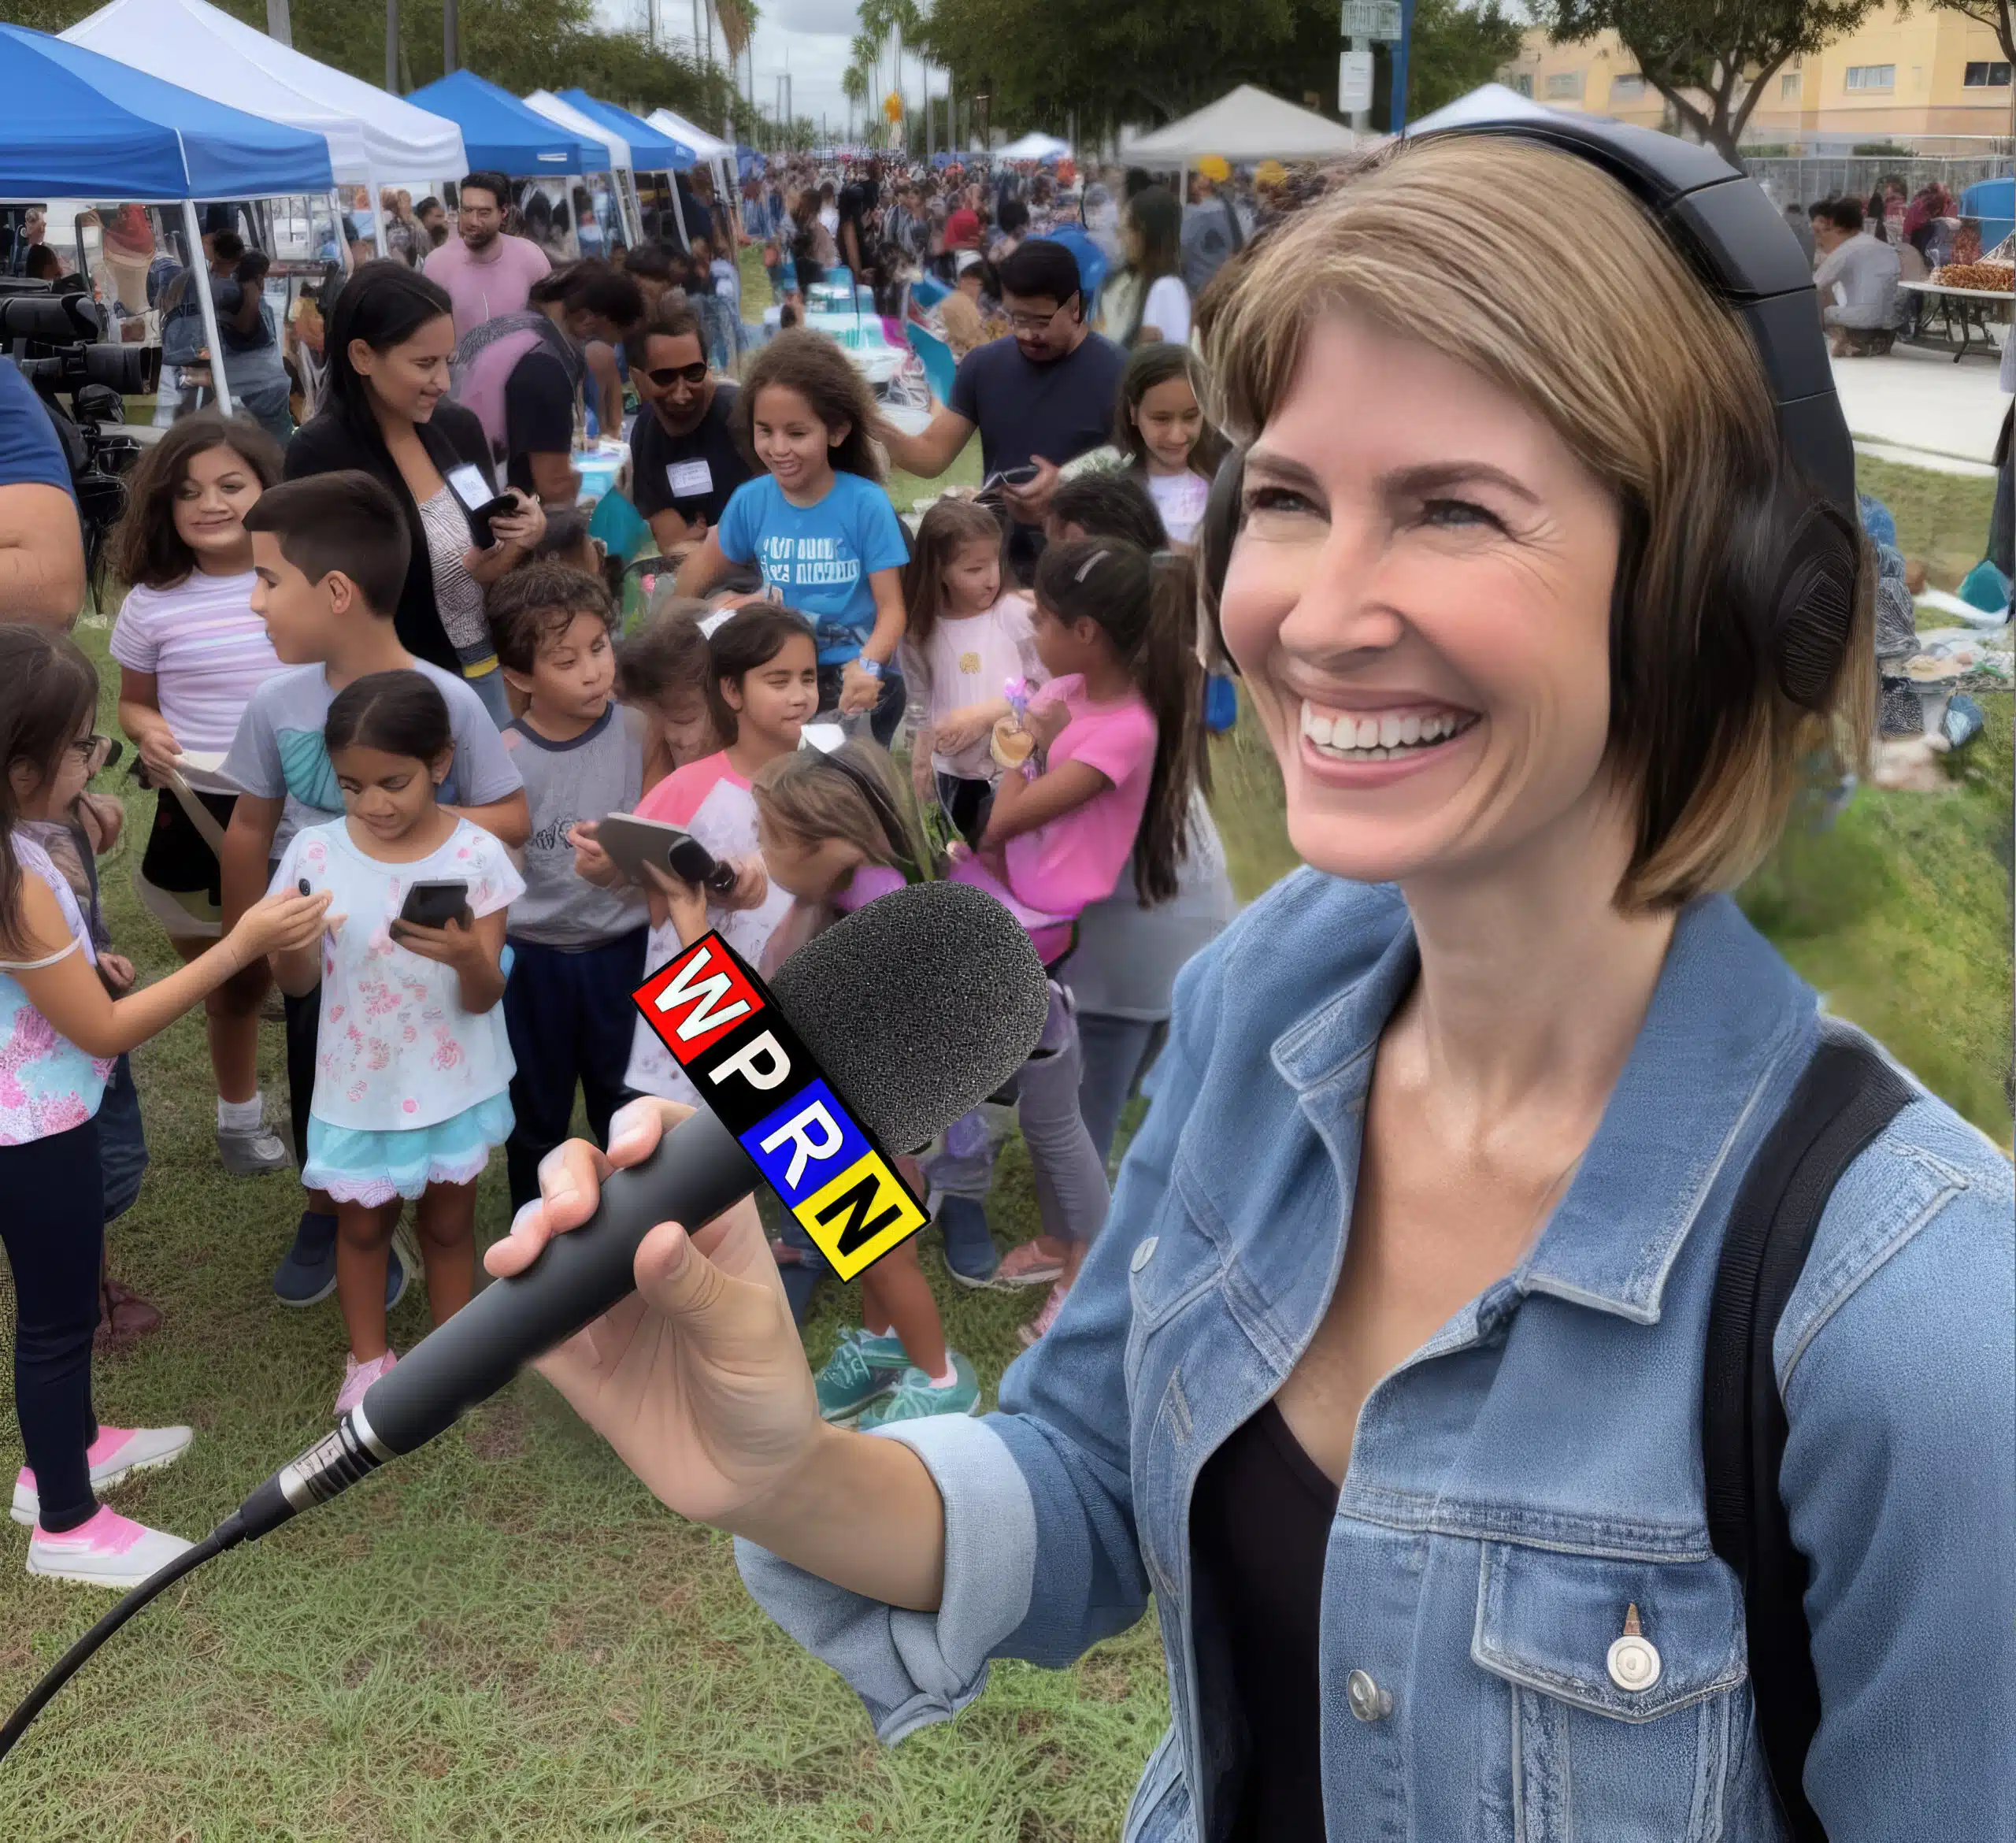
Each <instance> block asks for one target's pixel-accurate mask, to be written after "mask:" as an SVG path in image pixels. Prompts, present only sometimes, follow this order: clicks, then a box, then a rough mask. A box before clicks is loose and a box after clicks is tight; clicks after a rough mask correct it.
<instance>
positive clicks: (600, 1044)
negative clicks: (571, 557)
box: [490, 563, 652, 1211]
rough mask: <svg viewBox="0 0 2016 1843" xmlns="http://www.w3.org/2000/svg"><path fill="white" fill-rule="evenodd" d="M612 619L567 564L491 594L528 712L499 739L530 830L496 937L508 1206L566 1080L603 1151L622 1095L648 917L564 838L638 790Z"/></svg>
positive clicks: (517, 1198) (644, 725)
mask: <svg viewBox="0 0 2016 1843" xmlns="http://www.w3.org/2000/svg"><path fill="white" fill-rule="evenodd" d="M615 621H616V604H615V603H613V601H611V600H610V595H609V591H607V590H606V588H603V587H602V584H600V583H599V582H598V581H597V580H595V577H592V576H586V575H584V574H583V573H581V572H580V570H578V569H568V568H567V567H566V566H565V565H564V564H559V563H528V564H526V565H524V566H523V567H522V568H521V569H514V570H513V571H512V573H510V575H509V576H507V577H505V578H504V580H502V582H500V583H499V584H498V585H497V587H496V588H495V589H493V590H492V591H491V596H490V627H491V632H492V634H494V635H495V637H496V640H497V658H498V664H499V665H500V666H502V669H503V672H504V677H505V681H506V683H507V684H509V685H510V688H511V689H512V691H513V692H514V693H516V694H517V695H518V696H519V697H521V698H522V699H524V705H525V709H524V714H523V715H522V716H521V717H519V718H517V720H516V721H513V723H512V724H511V725H510V727H509V728H508V729H506V730H505V732H504V746H505V747H506V750H507V751H510V755H511V758H512V760H513V762H516V763H517V767H518V771H519V772H520V773H521V774H522V775H523V776H524V781H525V795H526V798H527V799H528V801H529V802H530V803H531V806H532V839H531V841H530V843H528V844H527V845H526V847H525V854H524V879H525V893H524V896H522V897H521V898H520V899H519V900H518V901H517V903H516V904H515V905H513V908H512V910H511V917H510V923H509V924H508V927H507V933H506V938H507V939H508V940H510V945H511V951H512V955H513V960H512V966H511V973H510V982H509V984H508V985H506V987H505V990H504V1021H505V1024H506V1027H507V1029H509V1031H510V1037H511V1056H512V1060H513V1062H515V1063H516V1064H517V1074H515V1075H513V1077H511V1112H512V1114H513V1118H514V1120H515V1122H516V1124H515V1125H513V1127H512V1129H511V1137H510V1141H509V1143H508V1144H507V1145H506V1148H505V1163H506V1168H507V1169H508V1170H509V1172H510V1185H511V1207H512V1208H513V1210H514V1211H515V1210H517V1209H520V1208H522V1207H524V1205H525V1204H526V1203H529V1202H531V1201H532V1199H533V1198H534V1197H535V1196H538V1195H539V1160H540V1159H543V1158H544V1157H545V1156H546V1155H547V1153H548V1152H550V1151H552V1149H553V1148H554V1147H555V1146H556V1145H558V1144H560V1142H561V1140H563V1139H565V1138H566V1137H567V1131H568V1124H569V1122H570V1121H571V1120H572V1119H573V1117H574V1088H575V1085H576V1082H577V1081H578V1082H579V1084H580V1086H581V1087H582V1088H584V1090H585V1091H586V1092H587V1103H588V1126H589V1129H590V1131H591V1132H592V1133H594V1134H595V1139H596V1141H597V1143H598V1144H603V1145H606V1144H608V1143H609V1116H610V1114H611V1113H612V1112H613V1111H614V1109H615V1108H616V1107H617V1104H618V1103H621V1101H622V1100H623V1099H624V1098H625V1095H624V1087H623V1082H622V1070H623V1064H624V1058H625V1057H626V1056H628V1054H629V1051H630V1034H631V1030H632V1027H633V1025H635V1024H636V1010H635V1009H634V1007H632V1004H631V1002H630V995H631V993H632V992H635V991H636V989H637V988H638V987H639V985H642V984H643V978H644V936H645V931H646V928H647V923H648V921H649V917H648V915H647V913H646V910H645V904H644V898H643V893H642V892H640V891H637V890H634V889H631V888H620V889H600V888H596V887H595V885H593V884H587V883H584V882H583V881H581V879H580V877H578V876H576V874H575V871H574V847H573V841H572V840H571V838H570V837H569V833H571V832H572V831H573V828H574V826H575V825H576V822H577V821H582V820H586V821H588V822H589V823H590V824H593V823H594V821H596V820H598V819H599V818H602V815H603V814H605V813H627V812H628V811H629V810H631V808H632V807H635V806H636V804H637V803H638V801H639V799H641V798H642V797H643V791H644V788H643V772H644V745H645V742H646V740H647V732H649V730H650V728H651V727H652V725H650V720H649V719H648V718H647V717H646V716H645V715H644V714H643V712H641V711H638V710H624V709H623V708H622V707H621V706H619V705H617V703H615V702H614V701H613V697H612V695H611V694H612V693H613V691H614V689H615V684H616V651H615V647H614V644H613V632H612V629H613V627H614V625H615Z"/></svg>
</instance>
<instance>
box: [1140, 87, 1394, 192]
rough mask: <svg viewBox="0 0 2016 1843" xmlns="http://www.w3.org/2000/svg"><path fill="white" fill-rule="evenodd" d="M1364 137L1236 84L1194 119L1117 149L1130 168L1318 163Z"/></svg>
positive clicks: (1310, 111) (1186, 118)
mask: <svg viewBox="0 0 2016 1843" xmlns="http://www.w3.org/2000/svg"><path fill="white" fill-rule="evenodd" d="M1363 140H1364V137H1362V136H1361V135H1358V133H1357V132H1355V131H1354V130H1352V129H1351V128H1346V127H1345V126H1344V124H1343V123H1342V122H1338V121H1331V119H1330V118H1329V117H1328V116H1327V115H1318V114H1317V113H1316V112H1315V111H1314V109H1303V108H1300V107H1298V106H1296V105H1295V103H1293V102H1283V101H1282V100H1281V98H1280V97H1278V96H1272V95H1269V94H1268V93H1267V92H1266V91H1265V90H1262V89H1256V88H1255V87H1254V86H1253V85H1252V84H1251V83H1241V84H1240V86H1239V87H1238V88H1237V89H1236V90H1234V91H1232V93H1231V95H1228V96H1221V97H1220V98H1218V99H1217V102H1212V103H1209V104H1206V106H1205V107H1203V108H1202V109H1199V110H1198V111H1197V112H1196V113H1195V114H1194V115H1186V116H1184V117H1183V118H1182V119H1181V120H1180V121H1173V122H1171V123H1170V124H1169V125H1168V126H1167V127H1166V128H1157V129H1156V130H1155V131H1154V132H1153V133H1152V134H1147V135H1142V136H1141V138H1140V139H1139V140H1137V141H1134V142H1132V143H1129V144H1128V145H1127V146H1124V147H1122V148H1121V150H1120V151H1121V159H1123V160H1124V161H1126V162H1127V163H1128V165H1132V166H1180V167H1181V168H1183V169H1184V172H1188V171H1189V169H1191V167H1193V166H1195V165H1196V164H1197V162H1198V161H1200V160H1202V159H1203V158H1204V156H1205V155H1206V154H1217V155H1218V156H1219V158H1221V159H1224V160H1227V161H1232V163H1233V164H1234V165H1237V164H1239V163H1240V162H1242V161H1253V160H1321V159H1326V158H1329V157H1330V156H1332V155H1333V154H1348V153H1350V152H1351V150H1352V149H1354V148H1355V147H1357V146H1360V145H1362V143H1363Z"/></svg>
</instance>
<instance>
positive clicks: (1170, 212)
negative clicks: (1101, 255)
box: [1100, 186, 1190, 347]
mask: <svg viewBox="0 0 2016 1843" xmlns="http://www.w3.org/2000/svg"><path fill="white" fill-rule="evenodd" d="M1120 243H1121V251H1122V253H1123V254H1125V257H1126V258H1127V261H1126V264H1125V267H1123V268H1122V269H1120V270H1119V271H1118V273H1116V274H1115V275H1114V276H1112V277H1111V278H1110V280H1108V281H1107V283H1106V287H1105V289H1104V290H1103V291H1102V296H1101V302H1100V306H1101V310H1102V313H1104V315H1105V317H1106V332H1107V333H1108V335H1109V336H1110V337H1111V338H1114V339H1117V340H1118V341H1119V342H1120V343H1121V344H1122V345H1125V346H1128V347H1134V346H1140V345H1152V344H1154V343H1155V342H1156V341H1157V340H1166V341H1167V342H1168V343H1169V344H1171V345H1175V346H1180V345H1184V344H1187V343H1188V341H1189V338H1190V291H1189V290H1188V288H1186V287H1184V285H1183V273H1182V269H1183V207H1182V206H1180V205H1179V204H1177V202H1176V195H1175V194H1173V192H1171V191H1169V188H1168V187H1166V186H1150V187H1148V188H1147V191H1143V192H1140V193H1137V194H1136V195H1135V196H1134V197H1133V198H1131V199H1129V200H1128V202H1127V205H1126V207H1125V209H1124V210H1122V211H1121V214H1120Z"/></svg>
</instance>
